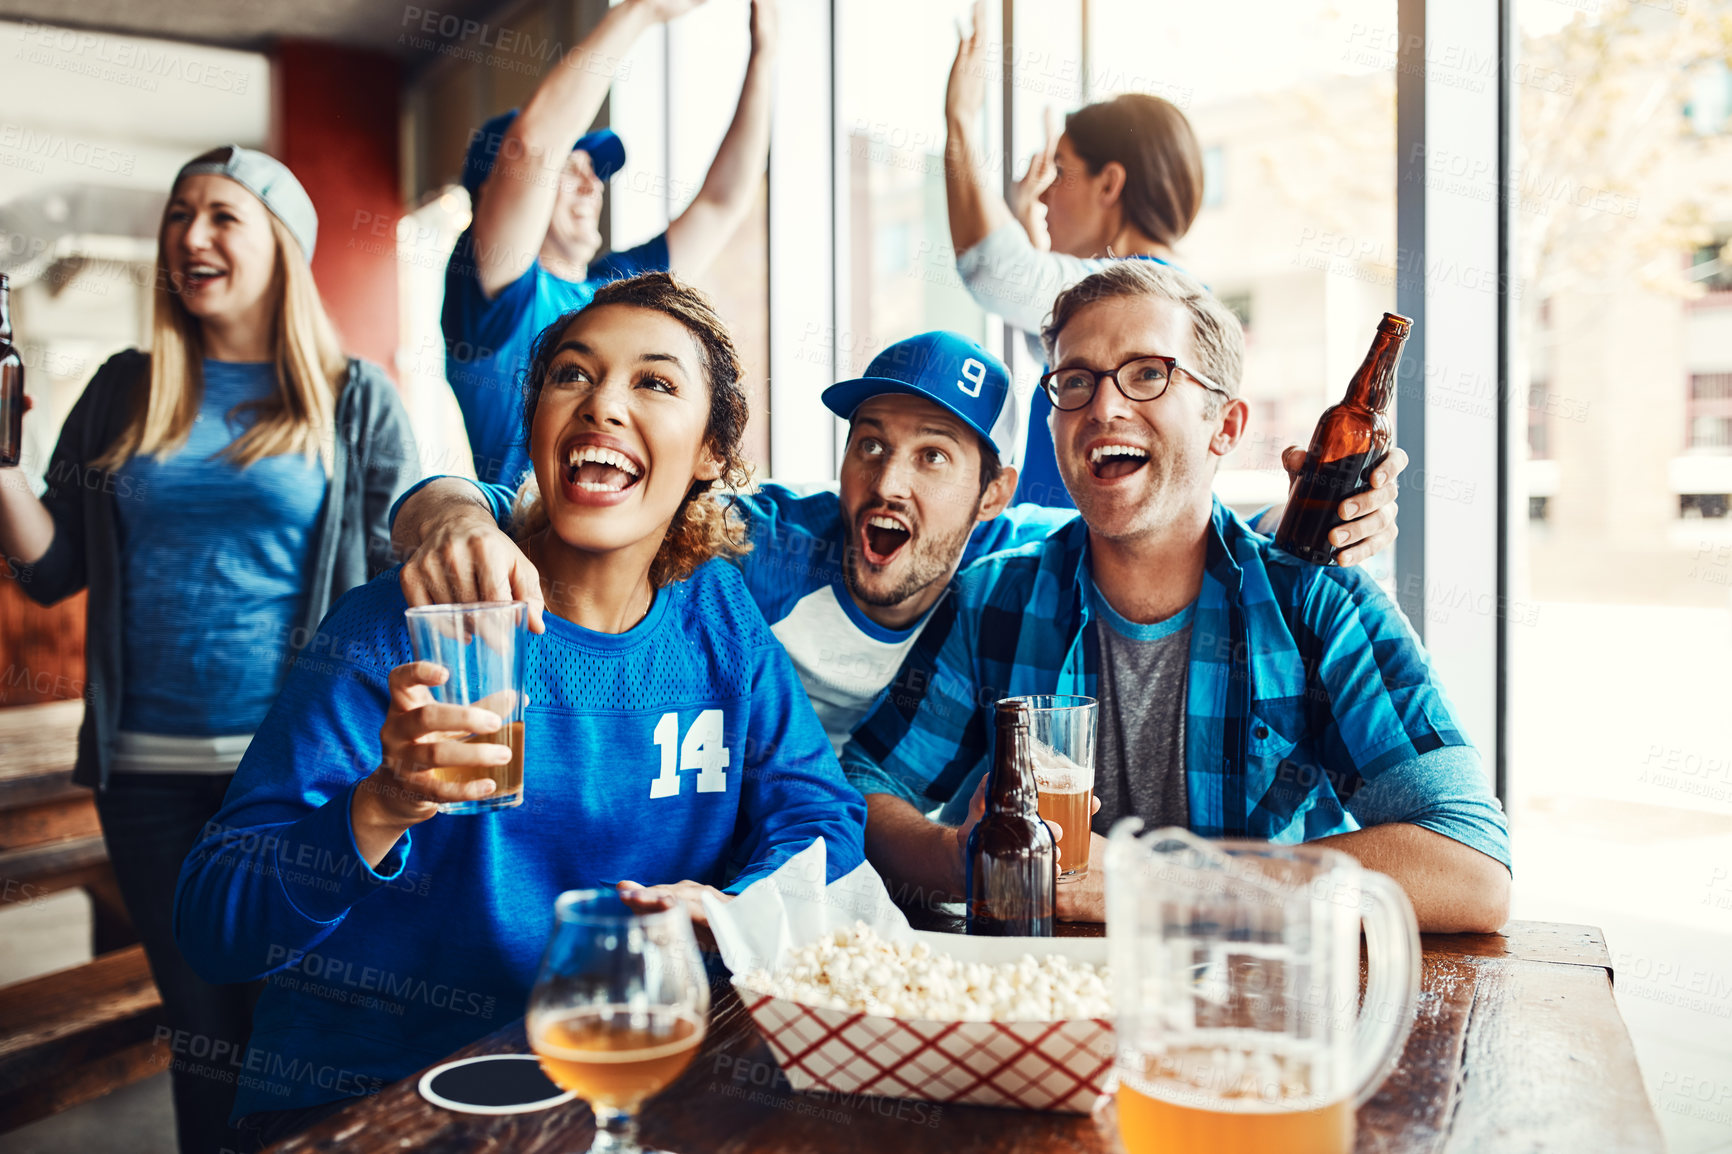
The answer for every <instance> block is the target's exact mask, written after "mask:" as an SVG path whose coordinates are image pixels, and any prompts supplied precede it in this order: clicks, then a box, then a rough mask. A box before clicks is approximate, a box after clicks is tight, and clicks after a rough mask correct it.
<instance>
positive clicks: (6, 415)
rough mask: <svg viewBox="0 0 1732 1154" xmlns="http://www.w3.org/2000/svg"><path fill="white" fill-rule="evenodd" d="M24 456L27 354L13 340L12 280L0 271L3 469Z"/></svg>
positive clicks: (0, 458) (0, 445)
mask: <svg viewBox="0 0 1732 1154" xmlns="http://www.w3.org/2000/svg"><path fill="white" fill-rule="evenodd" d="M23 459H24V358H23V357H21V356H19V355H18V350H17V349H16V348H15V347H13V344H12V281H11V279H10V278H8V277H7V276H6V275H5V274H4V273H0V469H11V468H14V467H16V466H17V464H18V463H19V462H20V461H22V460H23Z"/></svg>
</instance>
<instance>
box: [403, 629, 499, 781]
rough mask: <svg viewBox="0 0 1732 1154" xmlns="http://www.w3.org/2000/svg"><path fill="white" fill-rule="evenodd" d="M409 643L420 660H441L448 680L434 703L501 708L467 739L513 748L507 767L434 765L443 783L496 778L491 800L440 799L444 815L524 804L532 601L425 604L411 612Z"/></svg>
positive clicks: (435, 691) (436, 691)
mask: <svg viewBox="0 0 1732 1154" xmlns="http://www.w3.org/2000/svg"><path fill="white" fill-rule="evenodd" d="M405 616H406V617H407V619H408V622H409V645H410V647H411V648H412V649H413V650H414V651H415V660H417V661H431V662H432V663H433V664H435V665H443V666H444V667H445V672H446V673H447V675H448V676H447V677H446V678H445V684H443V685H434V686H431V687H430V691H431V692H432V694H433V700H435V701H437V702H440V703H441V704H445V705H473V706H476V707H478V708H481V709H485V710H487V711H488V712H490V713H497V714H498V715H499V719H500V721H501V722H503V724H502V725H500V727H499V728H498V729H496V730H494V731H493V732H492V733H477V734H472V735H470V736H469V737H466V738H464V740H466V741H484V742H491V743H493V744H495V745H504V746H508V747H509V748H510V750H511V760H510V761H508V762H506V763H505V764H504V765H494V766H480V765H465V766H446V767H440V768H436V769H434V771H433V776H434V777H436V778H438V779H439V780H440V781H444V782H450V783H452V784H461V783H463V782H467V781H480V780H482V779H483V778H492V779H493V781H494V783H495V789H494V791H493V792H492V793H490V794H488V795H487V796H486V797H483V798H478V799H473V800H469V801H447V802H441V803H440V804H439V812H440V813H486V812H488V811H489V810H495V809H509V808H511V807H512V806H517V805H521V804H523V707H524V705H525V700H524V693H523V667H524V655H525V653H526V652H527V650H528V641H529V631H528V625H529V606H528V605H527V604H526V603H525V602H522V601H470V602H466V603H464V604H461V605H420V606H417V607H415V608H413V609H410V610H408V611H407V612H406V613H405Z"/></svg>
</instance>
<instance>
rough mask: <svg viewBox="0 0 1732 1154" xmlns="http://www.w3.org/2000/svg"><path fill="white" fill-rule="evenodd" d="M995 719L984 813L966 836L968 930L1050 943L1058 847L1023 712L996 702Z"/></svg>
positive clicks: (1011, 704) (1024, 708)
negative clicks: (1043, 809)
mask: <svg viewBox="0 0 1732 1154" xmlns="http://www.w3.org/2000/svg"><path fill="white" fill-rule="evenodd" d="M994 721H995V723H996V728H997V737H998V740H997V743H996V745H995V747H994V749H993V754H992V770H991V776H990V777H988V778H987V782H986V813H985V814H984V815H983V816H982V817H981V819H980V821H979V822H977V823H976V824H975V827H974V828H973V829H972V830H970V831H969V834H968V932H969V933H971V934H990V935H994V936H999V937H1030V938H1049V937H1051V936H1052V932H1053V904H1054V900H1055V899H1056V897H1057V892H1056V886H1057V883H1058V845H1057V843H1056V842H1054V841H1053V837H1052V830H1051V829H1050V828H1049V827H1048V826H1047V824H1046V822H1044V821H1042V820H1041V818H1040V812H1039V809H1038V805H1039V803H1038V800H1037V796H1038V795H1037V794H1036V792H1035V784H1034V747H1033V745H1032V744H1031V741H1032V738H1031V736H1030V733H1029V716H1028V706H1027V705H1026V704H1024V703H1023V702H1021V701H1018V700H1016V699H1014V698H1012V699H1009V700H1005V701H1000V702H999V703H998V708H997V709H996V711H995V715H994Z"/></svg>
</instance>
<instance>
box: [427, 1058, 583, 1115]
mask: <svg viewBox="0 0 1732 1154" xmlns="http://www.w3.org/2000/svg"><path fill="white" fill-rule="evenodd" d="M416 1088H417V1089H418V1090H420V1091H421V1096H422V1097H423V1098H425V1099H427V1100H428V1101H429V1102H431V1103H433V1104H434V1105H435V1106H443V1107H444V1108H445V1109H447V1110H455V1111H457V1112H458V1113H460V1114H528V1113H532V1112H534V1111H536V1110H545V1109H547V1108H548V1107H550V1106H558V1105H559V1104H561V1103H562V1102H569V1101H571V1100H572V1099H573V1098H575V1097H577V1095H576V1094H575V1093H573V1092H572V1091H570V1090H561V1089H560V1088H559V1087H558V1086H556V1085H554V1084H553V1082H552V1081H551V1080H550V1079H549V1078H548V1076H547V1075H546V1074H543V1073H542V1072H541V1063H539V1062H537V1061H536V1060H535V1055H534V1054H486V1055H483V1056H482V1057H479V1058H464V1059H463V1060H462V1061H460V1062H447V1063H445V1064H444V1065H443V1066H435V1067H433V1069H431V1070H429V1071H427V1072H426V1073H425V1074H423V1075H421V1083H420V1085H419V1086H418V1087H416Z"/></svg>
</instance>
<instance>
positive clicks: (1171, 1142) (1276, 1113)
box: [1118, 1072, 1354, 1154]
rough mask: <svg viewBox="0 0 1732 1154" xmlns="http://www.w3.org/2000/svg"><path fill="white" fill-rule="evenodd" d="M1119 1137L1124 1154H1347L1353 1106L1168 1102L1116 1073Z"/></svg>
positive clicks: (1350, 1146)
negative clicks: (1192, 1153) (1186, 1153)
mask: <svg viewBox="0 0 1732 1154" xmlns="http://www.w3.org/2000/svg"><path fill="white" fill-rule="evenodd" d="M1118 1111H1119V1138H1120V1139H1121V1140H1122V1141H1123V1142H1124V1147H1125V1150H1126V1152H1127V1154H1174V1152H1175V1151H1181V1150H1207V1151H1208V1152H1209V1154H1275V1152H1277V1151H1279V1154H1351V1152H1352V1150H1353V1136H1354V1135H1353V1102H1352V1100H1351V1099H1349V1098H1342V1099H1341V1100H1339V1101H1337V1102H1332V1103H1329V1104H1327V1105H1312V1104H1308V1103H1303V1102H1296V1103H1293V1104H1292V1107H1291V1108H1282V1106H1281V1105H1278V1104H1270V1103H1264V1102H1259V1101H1255V1100H1250V1101H1246V1100H1243V1099H1240V1100H1234V1099H1223V1100H1220V1101H1217V1102H1215V1103H1213V1107H1212V1108H1210V1107H1202V1106H1183V1105H1179V1104H1177V1103H1174V1102H1168V1101H1165V1100H1164V1099H1162V1098H1161V1097H1159V1096H1158V1095H1157V1094H1155V1093H1154V1092H1152V1088H1147V1087H1139V1086H1138V1085H1136V1084H1135V1083H1133V1082H1132V1081H1130V1080H1129V1079H1126V1078H1125V1077H1124V1076H1123V1073H1122V1072H1121V1074H1120V1080H1119V1093H1118Z"/></svg>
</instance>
